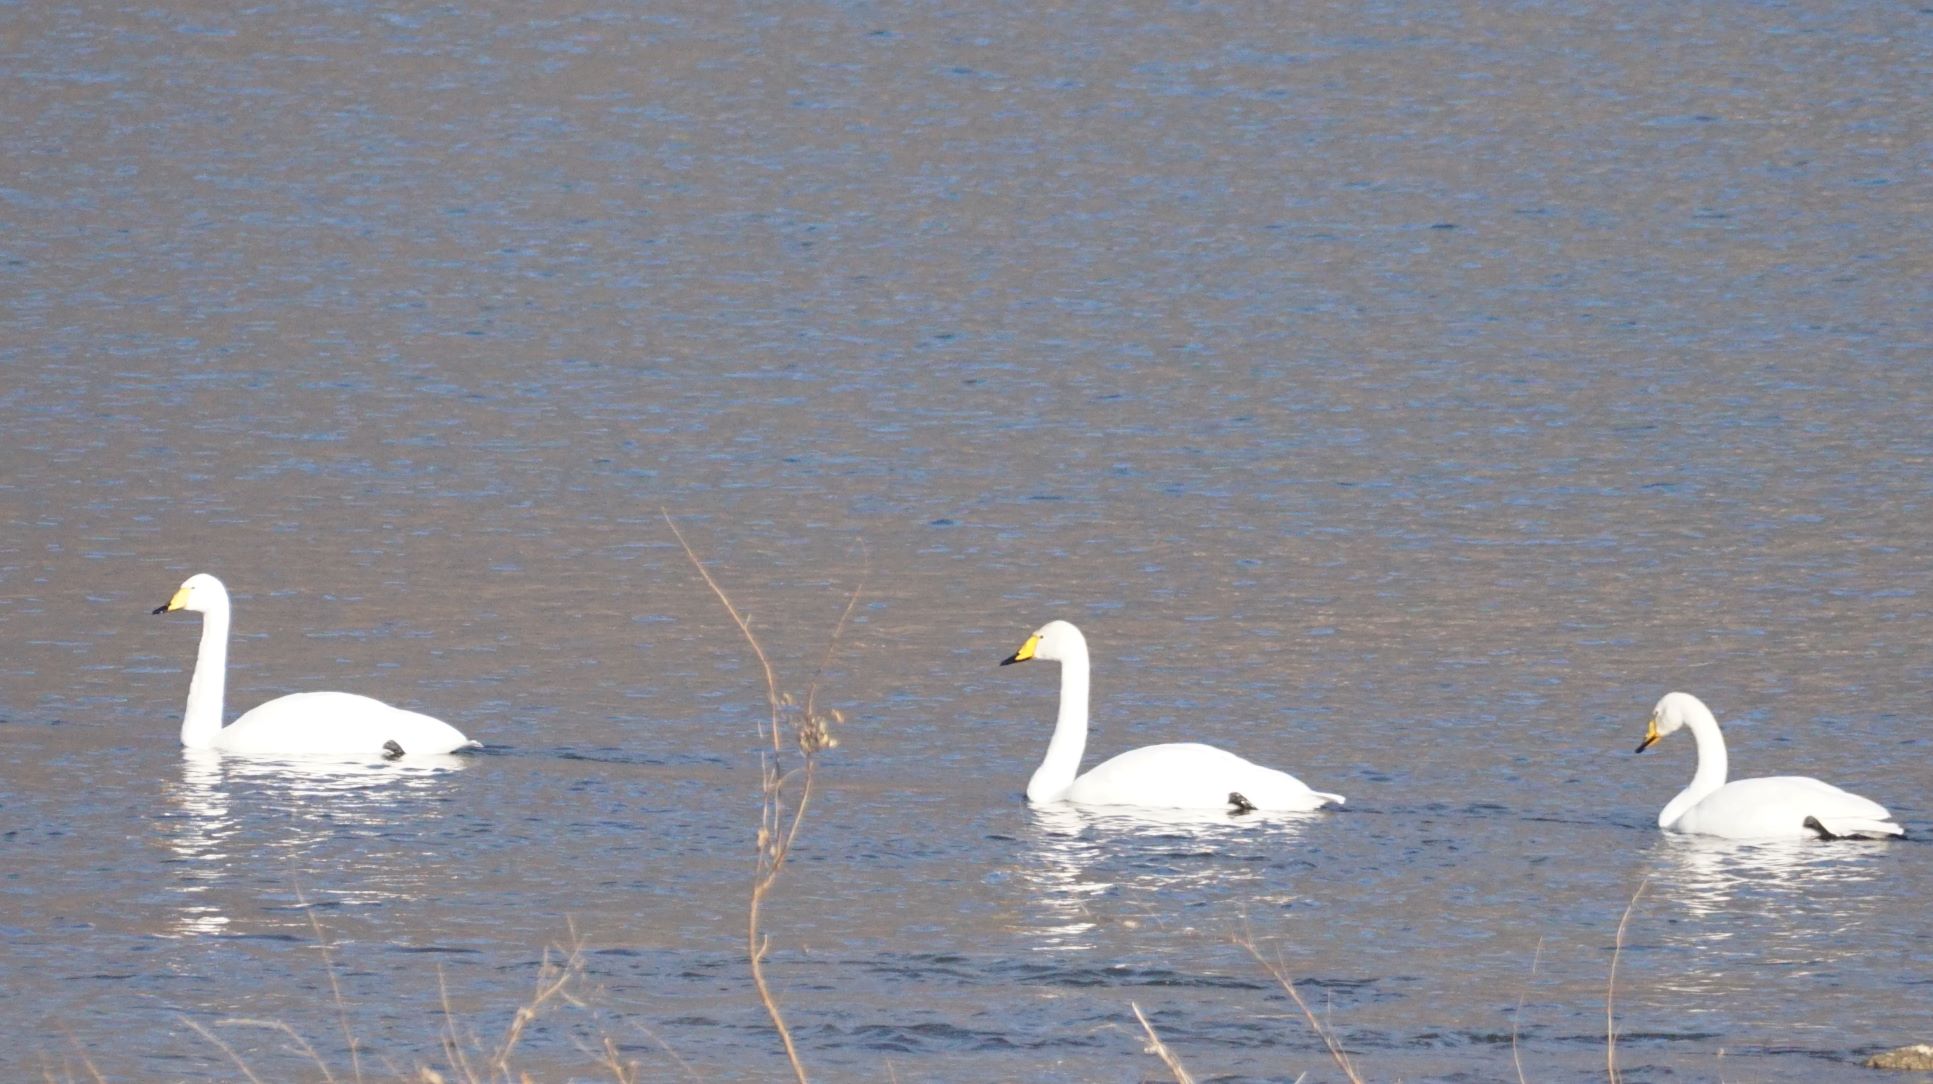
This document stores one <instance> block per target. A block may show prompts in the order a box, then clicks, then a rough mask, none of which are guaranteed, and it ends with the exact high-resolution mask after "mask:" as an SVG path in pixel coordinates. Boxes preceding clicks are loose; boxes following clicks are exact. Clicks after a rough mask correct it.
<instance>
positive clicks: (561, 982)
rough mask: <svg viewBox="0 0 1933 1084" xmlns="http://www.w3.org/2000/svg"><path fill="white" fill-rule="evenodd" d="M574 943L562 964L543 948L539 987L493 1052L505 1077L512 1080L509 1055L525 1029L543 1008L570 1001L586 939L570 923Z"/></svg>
mask: <svg viewBox="0 0 1933 1084" xmlns="http://www.w3.org/2000/svg"><path fill="white" fill-rule="evenodd" d="M569 929H570V936H571V943H570V948H569V951H568V952H567V953H566V954H565V956H564V962H563V963H561V964H560V963H555V962H553V961H552V960H551V955H550V954H551V950H550V949H549V948H546V949H544V958H543V962H542V963H541V964H539V965H538V967H537V988H536V990H535V991H534V992H532V993H531V995H530V1000H528V1001H526V1002H524V1003H523V1004H522V1005H519V1006H517V1012H516V1015H514V1016H512V1017H511V1018H510V1026H509V1027H508V1028H506V1029H505V1030H504V1034H503V1041H502V1042H501V1043H499V1044H497V1049H496V1052H495V1053H493V1054H491V1055H490V1069H491V1072H492V1073H494V1074H499V1075H501V1076H502V1077H503V1078H504V1079H506V1080H509V1079H512V1077H513V1074H512V1073H511V1071H510V1056H511V1055H512V1054H513V1053H515V1052H516V1049H517V1043H518V1042H519V1041H520V1040H522V1039H523V1034H524V1029H525V1028H527V1027H529V1026H530V1024H531V1022H532V1021H534V1020H536V1019H537V1017H538V1015H539V1014H541V1013H542V1012H543V1011H544V1007H545V1006H546V1005H548V1004H550V1003H551V1002H552V1001H555V1000H558V999H560V998H562V999H563V1000H566V1001H568V1000H570V998H569V996H568V995H567V994H565V992H564V988H565V987H567V986H569V985H570V981H571V979H572V978H574V977H576V976H577V974H578V973H579V972H580V971H582V970H583V967H584V941H583V939H582V938H581V937H579V936H578V935H577V924H576V923H574V922H573V923H570V924H569Z"/></svg>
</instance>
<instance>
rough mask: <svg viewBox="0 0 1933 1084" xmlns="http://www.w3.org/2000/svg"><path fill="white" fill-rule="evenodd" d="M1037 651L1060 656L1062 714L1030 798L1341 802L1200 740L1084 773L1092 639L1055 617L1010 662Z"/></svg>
mask: <svg viewBox="0 0 1933 1084" xmlns="http://www.w3.org/2000/svg"><path fill="white" fill-rule="evenodd" d="M1030 659H1047V660H1049V661H1057V662H1059V663H1060V672H1061V679H1060V681H1061V685H1060V716H1059V719H1058V721H1057V722H1056V723H1055V724H1054V736H1053V738H1052V739H1050V740H1049V741H1048V743H1047V756H1046V758H1045V759H1044V760H1042V761H1041V763H1040V767H1039V768H1037V769H1035V771H1034V774H1033V778H1032V779H1030V780H1028V782H1027V800H1028V801H1030V802H1035V803H1047V802H1068V803H1071V804H1074V805H1088V806H1140V807H1142V808H1146V809H1221V810H1233V811H1234V812H1238V813H1245V812H1248V811H1249V810H1251V809H1260V810H1271V811H1281V812H1307V811H1309V810H1313V809H1320V808H1322V807H1323V806H1324V805H1328V804H1335V805H1341V804H1342V801H1343V799H1342V795H1340V794H1326V793H1324V792H1322V791H1317V790H1310V789H1309V788H1308V787H1307V786H1305V785H1304V784H1303V782H1302V781H1301V780H1300V779H1297V778H1296V777H1295V776H1292V775H1290V774H1289V773H1287V772H1280V771H1276V770H1275V769H1273V768H1264V767H1262V766H1261V765H1259V764H1253V763H1250V762H1249V761H1246V760H1243V759H1242V758H1241V757H1238V756H1236V755H1235V754H1233V753H1230V752H1228V751H1226V750H1223V749H1217V748H1215V747H1214V746H1212V745H1201V744H1198V743H1195V742H1178V743H1173V744H1167V745H1149V746H1144V747H1142V748H1140V749H1132V750H1129V751H1128V752H1125V753H1122V754H1120V755H1119V756H1116V757H1114V758H1112V759H1110V760H1106V761H1103V762H1102V763H1101V764H1099V765H1097V766H1096V767H1095V768H1094V769H1093V770H1092V771H1089V772H1088V773H1087V774H1085V775H1080V774H1078V773H1079V771H1080V766H1081V754H1082V753H1083V752H1084V751H1085V750H1086V747H1087V688H1088V660H1087V639H1086V638H1085V637H1083V636H1082V635H1081V630H1079V629H1077V628H1075V627H1074V626H1073V625H1071V624H1069V623H1068V622H1066V621H1050V622H1048V623H1047V624H1045V625H1043V626H1041V628H1040V630H1039V631H1038V632H1036V633H1034V634H1033V635H1032V636H1030V637H1028V638H1027V642H1026V643H1024V644H1022V645H1021V647H1020V650H1019V651H1016V652H1014V653H1013V655H1012V656H1011V657H1009V658H1007V659H1005V660H1003V661H1002V662H1001V665H1002V666H1006V665H1009V664H1012V663H1017V662H1026V661H1028V660H1030Z"/></svg>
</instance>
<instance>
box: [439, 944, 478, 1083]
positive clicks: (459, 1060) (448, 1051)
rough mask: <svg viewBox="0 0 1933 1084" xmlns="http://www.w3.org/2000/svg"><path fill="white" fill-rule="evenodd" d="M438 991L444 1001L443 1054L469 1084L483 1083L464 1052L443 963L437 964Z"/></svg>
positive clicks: (452, 1069)
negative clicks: (451, 1006)
mask: <svg viewBox="0 0 1933 1084" xmlns="http://www.w3.org/2000/svg"><path fill="white" fill-rule="evenodd" d="M436 992H437V995H438V997H439V998H440V999H441V1000H442V1003H443V1056H444V1057H445V1058H448V1059H449V1062H450V1071H451V1072H455V1073H461V1074H463V1079H464V1080H465V1081H467V1082H468V1084H482V1081H481V1079H480V1078H479V1077H478V1076H477V1074H476V1070H474V1069H472V1068H470V1059H469V1058H468V1057H467V1056H466V1055H465V1054H464V1053H463V1047H464V1042H463V1037H462V1036H461V1035H459V1034H458V1033H457V1030H456V1027H457V1025H456V1011H455V1010H454V1009H452V1008H450V984H449V980H448V979H447V978H446V977H445V976H444V974H443V965H442V964H437V965H436Z"/></svg>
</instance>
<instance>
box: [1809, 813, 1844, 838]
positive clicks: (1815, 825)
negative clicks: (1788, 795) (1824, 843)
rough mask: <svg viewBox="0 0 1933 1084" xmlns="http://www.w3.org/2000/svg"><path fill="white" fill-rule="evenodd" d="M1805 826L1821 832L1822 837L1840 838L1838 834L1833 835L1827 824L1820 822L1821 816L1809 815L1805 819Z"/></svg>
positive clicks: (1820, 836)
mask: <svg viewBox="0 0 1933 1084" xmlns="http://www.w3.org/2000/svg"><path fill="white" fill-rule="evenodd" d="M1805 826H1806V827H1807V828H1810V829H1812V830H1813V831H1815V832H1817V833H1819V838H1820V839H1838V838H1839V837H1838V836H1835V835H1833V834H1832V832H1831V830H1829V829H1828V828H1827V827H1826V826H1825V825H1823V824H1820V823H1819V818H1817V817H1807V818H1806V819H1805Z"/></svg>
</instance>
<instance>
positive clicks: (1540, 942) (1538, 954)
mask: <svg viewBox="0 0 1933 1084" xmlns="http://www.w3.org/2000/svg"><path fill="white" fill-rule="evenodd" d="M1543 958H1544V939H1543V938H1541V937H1539V938H1538V939H1537V951H1535V952H1533V953H1531V954H1530V978H1528V979H1525V980H1524V988H1523V989H1522V990H1519V991H1518V992H1517V1011H1516V1012H1514V1013H1511V1014H1510V1062H1511V1064H1512V1065H1515V1066H1516V1067H1517V1084H1530V1082H1529V1081H1527V1080H1525V1079H1524V1059H1523V1057H1522V1056H1521V1055H1520V1054H1518V1052H1517V1018H1518V1017H1520V1016H1522V1015H1523V1014H1524V998H1525V997H1526V996H1527V995H1529V993H1530V984H1531V983H1532V982H1535V981H1536V979H1537V962H1538V961H1539V960H1542V959H1543Z"/></svg>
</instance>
